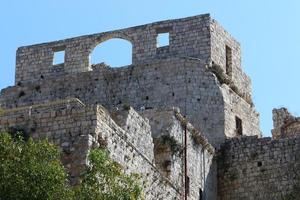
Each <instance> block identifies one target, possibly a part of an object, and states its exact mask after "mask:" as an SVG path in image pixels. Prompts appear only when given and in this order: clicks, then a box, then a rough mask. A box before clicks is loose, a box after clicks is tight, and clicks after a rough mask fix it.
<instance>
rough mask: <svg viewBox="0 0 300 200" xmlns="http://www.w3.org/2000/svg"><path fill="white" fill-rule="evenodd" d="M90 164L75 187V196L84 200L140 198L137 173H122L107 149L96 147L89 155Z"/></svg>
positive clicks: (131, 199) (133, 199)
mask: <svg viewBox="0 0 300 200" xmlns="http://www.w3.org/2000/svg"><path fill="white" fill-rule="evenodd" d="M89 159H90V165H89V168H88V170H87V172H86V173H85V174H84V175H83V179H82V183H81V185H80V187H79V188H77V189H76V197H77V198H78V199H84V200H106V199H107V200H135V199H141V188H140V187H139V185H138V184H137V182H138V181H137V179H138V175H136V174H131V175H126V174H124V173H122V167H121V166H120V165H119V164H118V163H116V162H114V161H112V160H111V159H109V154H108V152H107V151H104V150H101V149H98V150H94V151H92V152H91V153H90V155H89Z"/></svg>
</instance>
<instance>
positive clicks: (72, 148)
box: [0, 100, 96, 184]
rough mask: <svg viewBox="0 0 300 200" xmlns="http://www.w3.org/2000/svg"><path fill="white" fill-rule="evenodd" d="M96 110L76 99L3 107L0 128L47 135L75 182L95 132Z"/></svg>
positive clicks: (72, 180) (82, 168)
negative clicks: (59, 152) (9, 107)
mask: <svg viewBox="0 0 300 200" xmlns="http://www.w3.org/2000/svg"><path fill="white" fill-rule="evenodd" d="M95 122H96V112H95V110H94V109H93V108H92V107H85V106H84V105H83V104H81V103H80V102H79V101H77V100H71V101H68V100H66V101H56V102H51V103H48V104H42V105H34V106H32V107H21V108H17V109H11V110H6V111H5V112H4V114H3V115H2V116H1V117H0V130H1V131H9V132H18V131H21V132H23V133H24V134H25V135H26V136H28V137H29V136H30V137H32V138H33V139H45V138H48V139H49V140H50V141H52V142H53V143H54V144H56V145H57V146H59V147H60V148H61V149H62V152H63V157H62V163H63V164H64V166H65V167H66V168H67V170H68V171H69V175H70V180H71V183H72V184H75V183H76V182H77V180H78V177H79V175H80V173H81V172H82V171H83V170H84V169H85V166H86V164H87V153H88V151H89V149H90V148H91V147H90V144H89V141H88V135H89V134H93V133H94V132H95V127H96V123H95Z"/></svg>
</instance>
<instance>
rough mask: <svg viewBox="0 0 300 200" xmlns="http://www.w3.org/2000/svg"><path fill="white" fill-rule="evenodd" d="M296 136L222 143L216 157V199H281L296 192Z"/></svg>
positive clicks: (299, 142)
mask: <svg viewBox="0 0 300 200" xmlns="http://www.w3.org/2000/svg"><path fill="white" fill-rule="evenodd" d="M299 155H300V137H299V136H298V137H291V138H285V139H278V140H272V139H271V138H260V139H259V138H257V137H243V138H235V139H231V140H228V141H226V142H225V144H224V145H223V146H222V148H221V151H220V155H219V156H218V198H219V199H220V200H227V199H228V200H229V199H230V200H235V199H236V200H239V199H245V200H248V199H249V200H250V199H257V200H266V199H272V200H282V199H288V198H287V197H288V195H289V194H291V193H295V192H299V185H300V157H299Z"/></svg>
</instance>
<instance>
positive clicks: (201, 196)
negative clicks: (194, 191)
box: [199, 188, 203, 200]
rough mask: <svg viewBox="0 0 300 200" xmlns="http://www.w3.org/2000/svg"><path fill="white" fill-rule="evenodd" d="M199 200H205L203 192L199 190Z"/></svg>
mask: <svg viewBox="0 0 300 200" xmlns="http://www.w3.org/2000/svg"><path fill="white" fill-rule="evenodd" d="M199 200H203V191H202V189H201V188H199Z"/></svg>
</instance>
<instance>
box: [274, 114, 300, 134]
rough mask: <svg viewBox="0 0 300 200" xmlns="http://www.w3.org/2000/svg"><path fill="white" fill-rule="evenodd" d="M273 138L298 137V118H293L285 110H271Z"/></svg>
mask: <svg viewBox="0 0 300 200" xmlns="http://www.w3.org/2000/svg"><path fill="white" fill-rule="evenodd" d="M272 112H273V129H272V136H273V138H277V139H278V138H285V137H290V136H296V135H300V117H295V116H293V115H292V114H291V113H290V112H289V111H288V110H287V109H286V108H279V109H273V111H272Z"/></svg>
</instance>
